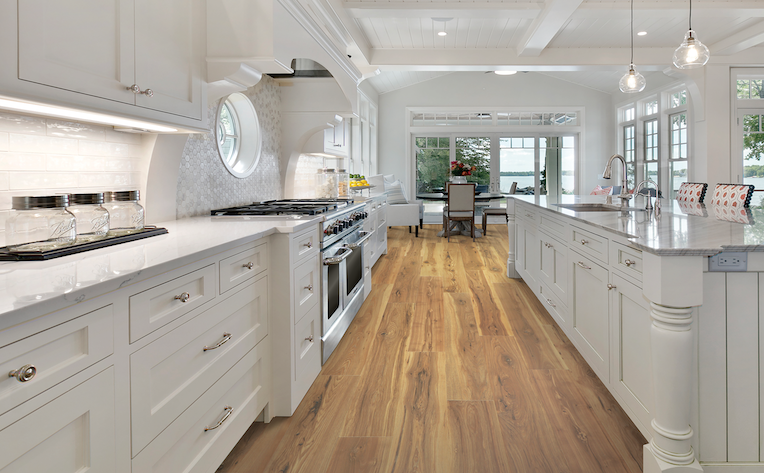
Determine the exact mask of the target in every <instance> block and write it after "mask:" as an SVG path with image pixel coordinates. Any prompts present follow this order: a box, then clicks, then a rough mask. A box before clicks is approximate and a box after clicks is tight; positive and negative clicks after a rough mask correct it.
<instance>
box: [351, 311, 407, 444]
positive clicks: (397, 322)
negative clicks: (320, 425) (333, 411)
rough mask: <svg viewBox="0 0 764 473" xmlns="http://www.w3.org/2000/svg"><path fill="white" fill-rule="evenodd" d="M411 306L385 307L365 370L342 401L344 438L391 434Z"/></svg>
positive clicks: (401, 380) (403, 362) (403, 363)
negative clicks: (344, 416)
mask: <svg viewBox="0 0 764 473" xmlns="http://www.w3.org/2000/svg"><path fill="white" fill-rule="evenodd" d="M413 318H414V304H403V303H388V304H387V305H386V307H385V311H384V313H383V314H382V320H381V321H380V323H379V327H378V328H377V333H376V335H375V337H374V341H373V344H372V348H371V351H370V353H369V360H373V362H370V363H367V364H366V367H365V368H366V369H365V370H364V371H363V373H362V374H361V376H360V380H359V383H358V386H357V389H356V392H355V393H353V396H352V397H350V398H348V399H346V400H345V406H344V408H343V409H345V410H347V412H348V416H347V418H346V419H345V425H344V427H343V428H342V436H343V437H376V436H382V437H384V436H390V435H392V434H393V429H394V422H395V415H396V412H397V408H398V406H397V403H398V400H399V397H400V390H401V384H402V382H403V379H402V375H401V373H403V371H404V366H405V361H404V360H405V357H404V355H405V354H406V353H407V352H406V346H407V342H408V336H409V333H410V330H411V321H412V319H413Z"/></svg>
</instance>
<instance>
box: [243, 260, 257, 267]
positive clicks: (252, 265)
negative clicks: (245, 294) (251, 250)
mask: <svg viewBox="0 0 764 473" xmlns="http://www.w3.org/2000/svg"><path fill="white" fill-rule="evenodd" d="M242 266H243V267H245V268H247V269H252V268H254V267H255V263H253V262H252V261H250V262H249V263H247V264H243V265H242Z"/></svg>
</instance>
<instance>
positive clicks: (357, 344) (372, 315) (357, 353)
mask: <svg viewBox="0 0 764 473" xmlns="http://www.w3.org/2000/svg"><path fill="white" fill-rule="evenodd" d="M391 291H392V286H391V285H390V284H377V285H375V286H373V288H372V290H371V293H370V294H369V297H368V298H367V299H366V301H365V302H364V304H363V305H362V306H361V309H360V310H359V311H358V314H356V316H355V319H353V322H352V323H351V324H350V326H349V327H348V329H347V332H345V336H344V337H342V340H340V343H339V345H337V348H335V349H334V352H333V353H332V356H330V357H329V360H327V362H326V364H325V365H324V366H323V368H322V369H321V374H324V375H342V374H344V375H351V376H358V375H360V374H361V373H362V372H363V370H364V367H366V366H367V364H368V355H369V352H370V351H371V346H372V344H373V342H374V334H376V333H377V327H378V326H379V321H380V320H381V318H382V314H383V312H384V310H385V306H386V305H387V300H388V299H389V298H390V292H391Z"/></svg>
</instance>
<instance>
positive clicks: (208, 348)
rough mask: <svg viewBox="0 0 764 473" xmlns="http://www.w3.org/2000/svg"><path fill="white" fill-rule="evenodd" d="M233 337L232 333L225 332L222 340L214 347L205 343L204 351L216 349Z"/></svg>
mask: <svg viewBox="0 0 764 473" xmlns="http://www.w3.org/2000/svg"><path fill="white" fill-rule="evenodd" d="M232 338H233V336H232V335H231V334H230V333H224V334H223V339H222V340H220V341H219V342H218V344H217V345H215V346H214V347H208V346H206V345H205V346H204V349H203V350H202V351H210V350H214V349H216V348H220V347H222V346H223V345H225V342H227V341H228V340H230V339H232Z"/></svg>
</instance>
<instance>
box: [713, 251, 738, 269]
mask: <svg viewBox="0 0 764 473" xmlns="http://www.w3.org/2000/svg"><path fill="white" fill-rule="evenodd" d="M708 270H709V271H724V272H727V271H746V270H748V253H737V252H731V251H726V252H722V253H719V254H718V255H714V256H712V257H710V258H709V259H708Z"/></svg>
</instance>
